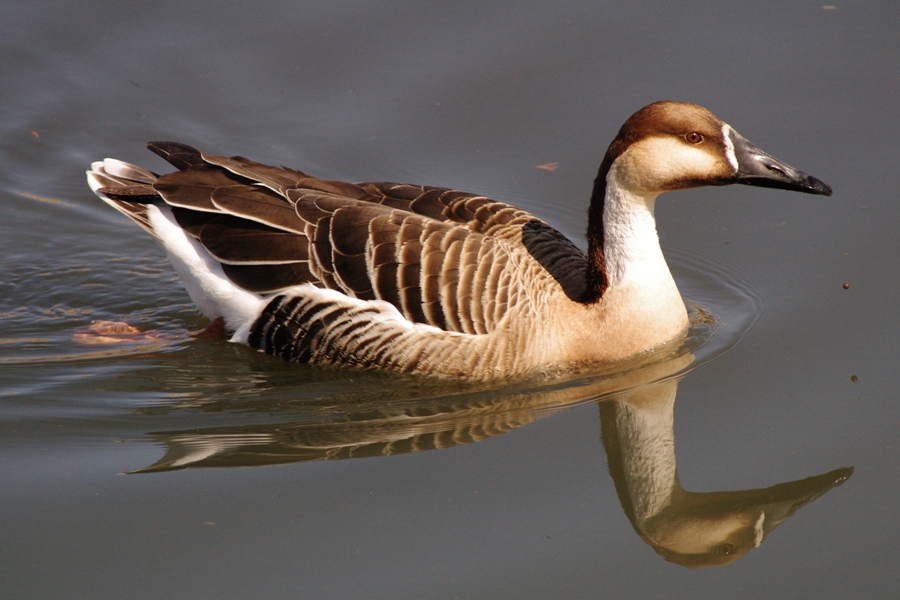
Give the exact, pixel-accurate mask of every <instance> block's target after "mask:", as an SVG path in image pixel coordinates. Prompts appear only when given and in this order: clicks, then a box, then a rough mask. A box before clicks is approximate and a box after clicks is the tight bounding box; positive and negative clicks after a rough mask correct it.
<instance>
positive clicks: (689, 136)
mask: <svg viewBox="0 0 900 600" xmlns="http://www.w3.org/2000/svg"><path fill="white" fill-rule="evenodd" d="M684 141H686V142H687V143H688V144H699V143H700V142H702V141H703V136H702V135H701V134H699V133H697V132H696V131H690V132H688V133H686V134H684Z"/></svg>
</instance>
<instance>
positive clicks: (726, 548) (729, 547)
mask: <svg viewBox="0 0 900 600" xmlns="http://www.w3.org/2000/svg"><path fill="white" fill-rule="evenodd" d="M700 139H703V137H702V136H701V138H700ZM732 552H734V544H728V543H725V544H721V545H719V546H718V547H717V548H716V554H718V555H719V556H728V555H729V554H731V553H732Z"/></svg>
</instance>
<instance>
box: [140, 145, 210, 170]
mask: <svg viewBox="0 0 900 600" xmlns="http://www.w3.org/2000/svg"><path fill="white" fill-rule="evenodd" d="M147 148H149V149H150V151H151V152H153V153H154V154H156V155H158V156H161V157H162V158H164V159H165V160H167V161H168V162H169V164H171V165H172V166H173V167H175V168H176V169H178V170H179V171H184V170H185V169H189V168H191V167H194V166H197V165H202V164H205V161H204V160H203V157H202V156H201V154H200V151H199V150H197V149H196V148H194V147H193V146H188V145H187V144H179V143H177V142H149V143H148V144H147Z"/></svg>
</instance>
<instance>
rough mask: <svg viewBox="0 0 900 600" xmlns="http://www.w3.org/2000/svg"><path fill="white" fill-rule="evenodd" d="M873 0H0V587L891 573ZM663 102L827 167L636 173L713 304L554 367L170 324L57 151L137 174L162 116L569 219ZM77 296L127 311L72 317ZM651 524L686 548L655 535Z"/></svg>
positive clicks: (700, 591) (169, 286) (290, 157)
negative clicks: (247, 336)
mask: <svg viewBox="0 0 900 600" xmlns="http://www.w3.org/2000/svg"><path fill="white" fill-rule="evenodd" d="M898 25H900V6H898V5H896V3H895V2H888V1H883V2H871V3H866V4H860V3H851V4H837V5H834V6H831V5H827V6H823V4H822V3H818V2H801V3H793V4H791V5H790V6H785V5H784V4H783V3H776V2H760V3H754V4H752V5H748V6H732V5H719V4H709V3H704V2H679V3H670V4H665V5H662V4H659V3H655V2H633V3H629V4H628V5H627V6H621V5H619V4H616V3H605V2H601V3H598V2H571V3H564V4H562V5H559V6H556V5H554V6H549V5H545V4H544V3H537V2H532V3H519V4H516V5H508V4H506V3H500V2H483V3H480V4H479V5H478V6H470V5H453V4H450V3H421V2H419V3H411V2H402V1H398V2H384V3H377V4H367V3H354V2H304V3H299V4H297V3H269V4H267V5H266V6H265V7H260V6H250V5H242V4H233V3H227V2H206V3H178V2H160V3H153V4H146V3H135V4H129V3H125V4H122V3H116V4H103V3H100V4H97V3H87V2H50V1H37V2H27V3H26V2H8V3H5V4H4V5H3V6H2V7H0V64H2V65H3V66H2V67H0V106H2V115H3V118H2V119H0V133H2V135H0V156H2V163H3V165H4V168H3V169H2V171H0V196H2V203H3V208H2V215H3V218H2V219H0V274H2V277H0V323H2V326H3V333H2V337H0V444H2V445H0V453H2V454H0V596H2V597H4V598H6V597H9V598H47V597H53V598H83V597H94V598H138V597H141V598H145V597H173V598H213V597H215V598H247V597H304V598H454V597H459V598H548V597H567V598H596V597H610V598H623V597H657V596H662V595H665V596H667V597H671V598H682V597H684V598H688V597H690V598H695V597H711V596H714V595H723V594H727V595H729V596H731V597H738V598H759V597H791V598H817V599H818V598H847V597H867V598H894V597H896V594H897V590H898V586H897V577H896V563H897V560H896V556H897V555H898V552H900V544H898V541H897V534H896V532H897V531H898V530H900V511H898V510H897V508H896V502H895V500H894V498H895V497H896V495H897V493H898V492H900V482H898V475H897V473H900V464H898V463H900V460H898V447H900V436H898V433H897V432H898V425H900V419H898V417H900V409H898V396H900V393H898V392H900V385H898V378H897V375H896V364H897V359H898V346H897V342H896V340H897V337H898V325H900V319H898V311H897V309H896V306H897V302H896V298H897V297H898V292H900V290H898V284H897V281H898V277H897V269H896V264H897V262H898V261H897V257H898V256H900V241H898V240H900V236H897V235H896V229H897V225H896V224H897V223H898V222H900V203H898V202H897V198H896V196H897V192H896V190H897V189H900V169H898V168H897V157H898V152H897V142H896V140H897V139H900V114H898V113H900V104H898V102H897V98H898V96H900V79H898V78H897V73H896V65H897V64H900V46H898V45H897V43H896V31H897V27H898ZM660 99H677V100H685V101H690V102H696V103H698V104H702V105H705V106H707V107H709V108H710V109H711V110H713V111H714V112H715V113H716V114H718V115H719V116H720V117H722V118H723V119H724V120H726V121H727V122H729V123H730V124H731V125H732V126H734V127H735V128H736V129H737V130H738V131H740V132H741V133H742V134H743V135H744V136H746V137H747V138H749V139H750V140H751V141H753V142H754V143H756V144H757V145H758V146H760V147H761V148H763V149H765V150H766V151H769V152H771V153H772V154H773V155H775V156H777V157H779V158H781V159H784V160H785V161H787V162H788V163H789V164H792V165H794V166H796V167H798V168H800V169H802V170H804V171H807V172H810V173H812V174H813V175H815V176H817V177H820V178H822V179H823V180H825V181H826V182H828V183H829V184H831V185H832V186H833V187H834V190H835V195H834V196H833V197H832V198H823V197H814V196H804V195H799V194H790V193H787V192H781V191H777V190H762V189H758V188H746V187H741V188H737V187H731V188H710V189H703V190H692V191H685V192H678V193H672V194H667V195H664V196H662V197H661V198H660V199H659V201H658V203H657V215H658V220H659V231H660V236H661V239H662V243H663V247H664V250H665V251H666V253H667V257H668V259H669V262H670V265H671V267H672V270H673V272H674V273H675V275H676V279H677V280H678V283H679V286H680V288H681V290H682V292H683V294H684V295H685V297H686V298H688V299H689V300H690V301H691V302H693V303H695V304H696V305H697V306H699V307H700V308H701V309H703V310H706V311H709V312H711V313H712V314H713V315H715V319H716V321H715V323H716V326H715V327H706V326H702V325H701V326H698V327H697V328H695V330H694V333H695V336H694V338H693V339H692V340H691V342H690V343H689V344H688V345H687V346H684V347H680V348H670V349H667V350H666V351H665V352H663V353H661V354H660V355H658V356H655V357H654V359H653V360H652V361H650V364H647V365H643V367H642V368H638V369H636V370H635V369H634V368H635V367H637V366H639V365H629V366H628V367H629V369H631V370H629V369H626V368H625V367H624V366H621V368H618V367H617V368H614V369H612V371H613V372H600V371H598V372H589V373H580V374H577V375H573V376H570V377H567V378H562V379H559V380H554V381H547V380H528V381H524V382H516V383H513V384H508V385H497V386H488V387H481V388H474V389H473V388H471V387H466V386H462V385H456V384H438V383H434V382H427V381H425V382H423V381H421V380H411V379H409V378H402V377H396V376H391V375H382V374H374V373H362V372H358V371H339V370H333V369H320V368H313V367H309V366H305V365H288V364H283V363H281V362H279V361H277V360H274V359H272V358H270V357H267V356H262V355H259V354H257V353H255V352H253V351H250V350H248V349H246V348H242V347H237V346H234V345H231V344H228V343H226V342H222V341H215V340H189V339H185V338H184V336H183V334H184V333H185V332H187V331H190V330H193V329H199V328H200V327H202V326H203V325H204V324H205V321H204V319H203V318H202V316H201V315H199V314H198V313H197V311H196V310H195V309H194V308H193V306H192V305H191V303H190V300H189V298H188V296H187V294H186V293H185V292H184V291H183V289H182V288H181V286H180V284H179V283H178V281H177V278H176V277H175V275H174V272H173V271H172V270H171V269H170V268H169V266H168V264H167V262H166V261H165V259H164V257H163V254H162V252H161V251H160V250H159V249H158V248H157V247H156V246H155V244H154V242H153V241H152V240H151V239H150V238H149V236H146V235H145V234H143V232H141V231H140V230H139V229H138V228H137V227H134V226H133V225H132V224H130V223H128V222H126V220H125V219H124V218H123V217H121V216H119V215H118V214H116V213H115V212H114V211H112V210H110V209H109V208H108V207H106V206H105V205H103V203H101V202H100V201H99V200H97V199H96V197H94V196H93V194H92V193H91V192H90V190H89V189H88V188H87V186H86V184H85V181H84V174H83V172H84V170H85V169H86V168H87V166H88V165H89V163H90V162H91V161H93V160H97V159H100V158H103V157H106V156H113V157H116V158H120V159H123V160H128V161H131V162H136V163H138V164H142V165H145V166H147V167H149V168H151V169H156V170H165V169H166V166H165V165H164V164H163V163H162V162H161V161H159V160H158V159H157V158H156V157H154V156H153V155H152V154H150V153H149V152H147V151H146V150H145V149H144V144H145V143H146V141H148V140H156V139H173V140H177V141H182V142H186V143H189V144H193V145H196V146H198V147H201V148H202V149H204V150H208V151H210V152H214V153H218V154H242V155H245V156H248V157H251V158H253V159H256V160H259V161H262V162H270V163H273V164H285V165H288V166H292V167H296V168H299V169H303V170H305V171H308V172H310V173H312V174H315V175H318V176H321V177H326V178H338V179H346V180H355V181H367V180H388V181H390V180H395V181H409V182H413V183H426V184H434V185H444V186H448V187H454V188H458V189H463V190H468V191H473V192H479V193H483V194H486V195H490V196H492V197H494V198H497V199H499V200H503V201H506V202H510V203H513V204H516V205H517V206H521V207H522V208H524V209H526V210H529V211H531V212H533V213H534V214H536V215H537V216H539V217H541V218H544V219H546V220H547V221H549V222H550V223H551V224H553V225H554V226H555V227H557V228H558V229H560V230H561V231H563V232H564V233H566V234H567V235H569V236H570V237H571V238H572V239H573V240H575V241H576V242H577V243H579V244H583V243H584V238H583V229H584V223H585V218H584V215H585V210H586V204H587V199H588V197H589V194H590V189H591V184H592V180H593V177H594V175H595V174H596V169H597V165H598V164H599V161H600V159H601V157H602V155H603V152H604V150H605V148H606V145H607V144H608V143H609V140H611V139H612V137H613V136H614V135H615V132H616V131H617V130H618V127H619V126H620V125H621V123H622V122H623V121H624V120H625V118H627V117H628V116H629V115H630V114H631V113H632V112H634V111H635V110H636V109H638V108H640V107H641V106H643V105H645V104H647V103H649V102H652V101H655V100H660ZM548 163H556V165H557V168H556V170H552V171H551V170H546V169H536V168H535V167H536V166H537V165H546V164H548ZM844 283H848V284H849V288H848V289H844V287H843V284H844ZM94 320H113V321H127V322H128V323H130V324H132V325H134V326H136V327H139V328H141V329H142V330H153V331H158V332H161V336H160V337H159V338H156V339H145V340H141V341H138V342H135V343H133V344H129V345H116V346H83V345H78V344H74V343H73V341H72V340H73V334H74V333H75V332H77V330H78V328H80V327H84V326H86V325H88V324H90V323H91V322H92V321H94ZM629 440H630V441H629ZM642 440H643V441H642ZM648 440H649V442H648ZM654 440H661V441H660V442H659V443H658V444H656V445H657V446H659V447H663V448H671V449H673V450H672V452H661V453H657V454H653V455H650V454H647V448H649V447H652V446H654V443H655V442H654ZM643 458H646V459H647V460H648V461H651V462H653V464H655V465H656V468H655V470H651V471H650V472H652V473H654V474H655V475H654V477H655V479H653V480H652V481H651V483H653V482H657V483H658V482H663V481H665V482H667V483H666V485H667V486H669V487H667V488H666V489H670V488H671V489H675V490H676V491H675V493H674V495H673V497H676V498H677V500H678V501H677V502H675V503H673V504H671V505H670V508H668V509H667V510H668V512H665V513H659V514H661V515H662V516H658V514H657V513H654V512H653V506H655V504H654V502H656V501H657V500H658V498H657V497H656V496H654V495H653V494H651V493H649V491H648V490H649V489H650V487H648V486H647V485H644V484H643V483H641V481H642V480H640V478H639V477H637V476H636V473H638V471H639V470H636V469H635V468H634V467H633V465H634V464H637V462H640V461H641V460H643ZM675 458H677V467H678V469H677V478H674V474H675V471H674V467H675ZM654 461H655V462H654ZM251 465H253V466H251ZM279 465H280V466H279ZM629 465H631V466H629ZM850 467H852V468H853V472H852V474H851V472H850V471H849V470H847V469H849V468H850ZM135 471H142V472H140V473H134V472H135ZM122 473H132V474H129V475H120V474H122ZM629 473H631V474H630V475H629ZM808 478H814V479H808ZM651 479H652V478H651ZM798 482H799V483H798ZM645 483H646V482H645ZM676 485H677V488H675V487H673V486H676ZM651 487H652V486H651ZM759 490H763V491H759ZM725 492H731V493H730V494H726V493H725ZM657 503H658V502H657ZM761 513H765V515H766V516H765V518H764V519H762V520H760V518H759V515H760V514H761ZM685 515H688V516H687V517H686V516H685ZM692 519H693V520H692ZM698 519H699V520H698ZM685 522H686V523H689V524H696V523H701V524H700V525H698V527H699V529H700V530H702V531H704V532H720V533H722V535H721V536H719V538H717V542H716V544H714V545H713V547H712V549H711V554H710V555H709V556H718V557H723V556H724V557H725V558H723V559H722V560H718V561H717V560H707V561H706V562H704V563H703V564H711V563H716V562H718V563H720V566H710V567H709V568H701V569H696V568H685V566H684V564H683V563H685V562H687V563H690V561H686V560H682V559H680V558H679V557H678V556H676V555H675V554H673V553H672V552H671V551H670V550H671V548H674V547H676V546H677V547H679V548H682V549H683V545H682V546H679V544H681V538H680V537H679V535H680V532H681V531H682V530H681V529H679V528H678V527H676V526H674V525H672V524H673V523H685ZM776 525H777V530H776V529H774V526H776ZM754 536H758V537H760V538H761V539H756V538H754ZM725 538H728V540H731V541H727V540H725ZM692 539H693V538H692ZM757 542H760V543H759V544H758V547H757ZM666 544H668V546H666ZM726 544H730V545H726ZM666 548H668V550H667V549H666ZM725 563H727V564H725ZM693 566H698V565H697V564H696V562H695V563H693Z"/></svg>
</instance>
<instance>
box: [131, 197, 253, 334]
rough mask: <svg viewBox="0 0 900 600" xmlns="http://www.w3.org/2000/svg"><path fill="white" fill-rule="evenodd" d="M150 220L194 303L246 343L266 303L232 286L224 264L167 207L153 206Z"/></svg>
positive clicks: (149, 215)
mask: <svg viewBox="0 0 900 600" xmlns="http://www.w3.org/2000/svg"><path fill="white" fill-rule="evenodd" d="M147 219H148V221H149V223H150V226H151V227H152V228H153V233H154V234H156V238H157V239H158V240H159V241H160V243H161V244H162V245H163V248H165V250H166V254H167V256H168V257H169V260H170V261H171V262H172V265H173V266H174V267H175V271H176V272H177V273H178V276H179V277H180V278H181V281H182V283H183V284H184V287H185V288H187V291H188V294H190V296H191V300H193V301H194V303H195V304H196V305H197V307H198V308H199V309H200V310H201V311H202V312H203V314H205V315H206V316H207V317H209V318H210V319H216V318H218V317H222V318H223V319H225V325H226V326H227V327H228V329H231V330H232V331H234V332H235V334H234V337H233V338H232V341H245V340H246V338H247V332H248V331H249V329H250V326H251V325H252V324H253V321H255V320H256V318H257V317H258V316H259V313H260V312H261V311H262V309H263V306H265V300H264V299H263V298H262V296H260V295H259V294H253V293H251V292H247V291H245V290H243V289H241V288H239V287H238V286H237V285H235V284H234V283H232V281H231V280H230V279H228V277H227V276H226V275H225V272H224V271H223V270H222V265H221V264H219V262H218V261H217V260H216V259H214V258H213V257H212V256H211V255H210V254H209V252H207V251H206V249H205V248H203V246H202V245H201V244H200V242H198V241H197V240H195V239H194V238H192V237H191V236H189V235H188V234H187V233H185V232H184V230H183V229H181V227H179V225H178V223H177V222H176V221H175V217H174V215H173V214H172V209H171V208H169V207H168V206H160V205H155V204H151V205H149V206H148V207H147Z"/></svg>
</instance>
